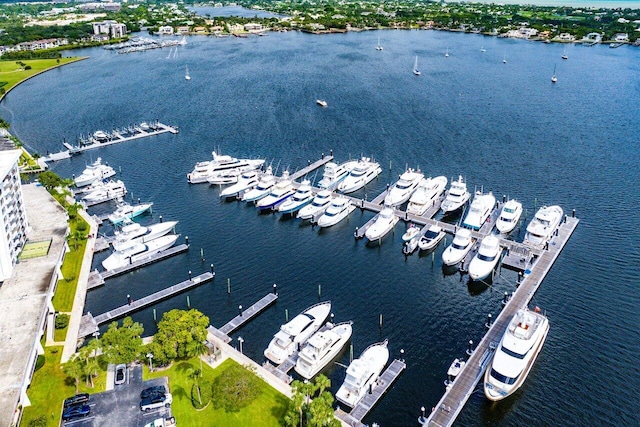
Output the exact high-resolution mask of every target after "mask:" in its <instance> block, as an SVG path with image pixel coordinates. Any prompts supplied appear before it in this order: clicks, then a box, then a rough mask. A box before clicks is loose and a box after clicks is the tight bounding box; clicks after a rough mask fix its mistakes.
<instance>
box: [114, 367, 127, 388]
mask: <svg viewBox="0 0 640 427" xmlns="http://www.w3.org/2000/svg"><path fill="white" fill-rule="evenodd" d="M126 380H127V365H118V366H116V377H115V381H114V382H115V384H116V385H119V384H124V382H125V381H126Z"/></svg>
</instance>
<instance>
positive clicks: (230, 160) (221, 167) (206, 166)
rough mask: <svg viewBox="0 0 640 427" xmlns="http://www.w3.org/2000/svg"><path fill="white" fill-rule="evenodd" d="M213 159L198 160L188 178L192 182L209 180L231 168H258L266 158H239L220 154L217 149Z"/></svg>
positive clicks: (245, 169)
mask: <svg viewBox="0 0 640 427" xmlns="http://www.w3.org/2000/svg"><path fill="white" fill-rule="evenodd" d="M211 155H212V156H213V160H208V161H205V162H198V163H196V165H195V166H194V168H193V170H192V171H191V172H190V173H188V174H187V180H188V181H189V183H191V184H197V183H200V182H207V180H208V179H209V177H210V176H212V175H215V174H219V173H228V172H229V171H230V170H234V169H235V170H240V171H242V172H244V171H247V170H251V169H258V168H260V167H261V166H262V165H263V164H264V159H255V160H252V159H237V158H235V157H231V156H228V155H220V154H218V153H216V152H215V151H213V152H211Z"/></svg>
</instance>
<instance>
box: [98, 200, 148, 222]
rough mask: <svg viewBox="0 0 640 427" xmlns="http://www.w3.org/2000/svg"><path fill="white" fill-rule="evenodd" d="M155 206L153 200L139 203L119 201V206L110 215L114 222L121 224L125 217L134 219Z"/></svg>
mask: <svg viewBox="0 0 640 427" xmlns="http://www.w3.org/2000/svg"><path fill="white" fill-rule="evenodd" d="M151 206H153V202H149V203H138V204H137V205H130V204H128V203H127V202H123V201H120V202H118V207H117V209H116V210H115V211H113V213H112V214H111V215H109V216H108V219H109V221H111V223H112V224H114V225H115V224H120V223H121V222H122V221H124V220H125V219H133V218H135V217H137V216H139V215H142V214H143V213H145V212H147V211H148V210H150V209H151Z"/></svg>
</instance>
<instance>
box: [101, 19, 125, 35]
mask: <svg viewBox="0 0 640 427" xmlns="http://www.w3.org/2000/svg"><path fill="white" fill-rule="evenodd" d="M93 34H96V35H97V34H108V35H109V36H110V37H111V38H114V39H119V38H122V37H124V36H125V35H126V34H127V26H126V25H125V24H120V23H118V22H116V21H102V22H94V23H93Z"/></svg>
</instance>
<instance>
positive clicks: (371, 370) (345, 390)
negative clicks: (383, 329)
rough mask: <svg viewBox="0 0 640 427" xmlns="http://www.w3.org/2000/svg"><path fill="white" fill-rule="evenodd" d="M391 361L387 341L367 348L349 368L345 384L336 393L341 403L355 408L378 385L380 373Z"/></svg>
mask: <svg viewBox="0 0 640 427" xmlns="http://www.w3.org/2000/svg"><path fill="white" fill-rule="evenodd" d="M388 361H389V349H388V348H387V340H385V341H383V342H379V343H375V344H371V345H370V346H369V347H367V348H366V349H365V350H364V351H363V352H362V354H361V355H360V357H359V358H357V359H354V360H353V362H351V363H350V364H349V367H348V368H347V375H346V377H345V379H344V382H343V383H342V385H341V386H340V388H339V389H338V392H337V393H336V399H337V400H338V401H339V402H342V403H344V404H345V405H347V406H349V407H351V408H353V407H355V406H356V405H357V404H358V402H360V400H361V399H362V398H363V397H364V396H365V395H366V394H367V393H370V392H372V391H373V389H374V388H375V387H376V386H377V385H378V384H377V380H378V377H379V376H380V373H381V372H382V370H383V369H384V367H385V366H386V364H387V362H388Z"/></svg>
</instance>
